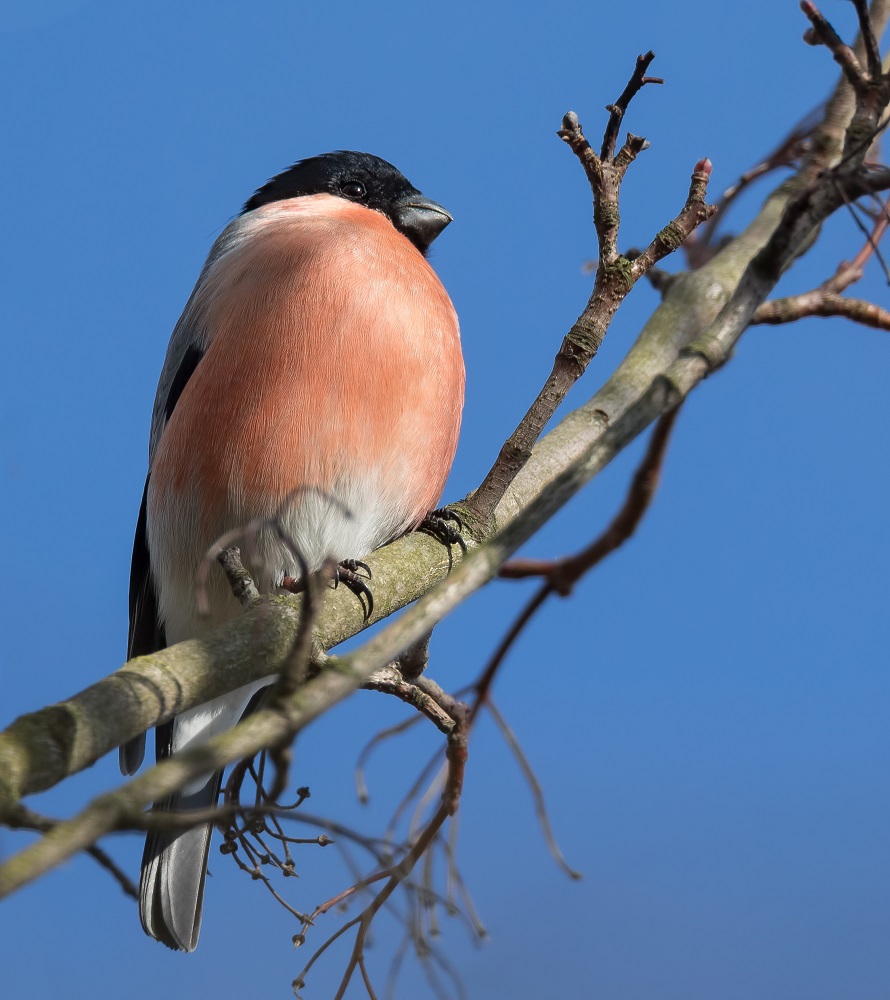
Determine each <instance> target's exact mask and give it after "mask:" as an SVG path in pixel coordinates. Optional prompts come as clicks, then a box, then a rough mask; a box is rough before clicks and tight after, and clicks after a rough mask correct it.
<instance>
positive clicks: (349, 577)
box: [334, 559, 374, 621]
mask: <svg viewBox="0 0 890 1000" xmlns="http://www.w3.org/2000/svg"><path fill="white" fill-rule="evenodd" d="M359 568H361V569H364V570H365V571H366V572H367V574H368V576H367V579H369V580H370V579H371V569H370V567H369V566H368V565H367V564H366V563H363V562H359V561H358V560H357V559H344V560H343V562H341V563H340V565H339V566H338V567H337V569H336V571H335V573H334V587H335V588H336V586H337V585H338V584H339V583H341V582H342V583H343V584H345V586H347V587H348V588H349V589H350V590H351V591H352V592H353V594H355V596H356V597H357V598H358V599H359V600H360V601H366V602H367V607H366V608H365V621H367V620H368V619H369V618H370V617H371V615H372V614H373V612H374V595H373V594H372V593H371V588H370V587H369V586H368V585H367V583H365V577H363V576H362V575H361V574H360V573H358V572H357V570H358V569H359Z"/></svg>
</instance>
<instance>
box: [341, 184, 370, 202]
mask: <svg viewBox="0 0 890 1000" xmlns="http://www.w3.org/2000/svg"><path fill="white" fill-rule="evenodd" d="M340 190H341V191H342V192H343V194H345V195H346V197H347V198H355V199H356V200H359V199H360V198H364V196H365V185H364V184H362V183H361V182H360V181H350V182H349V183H348V184H344V185H343V187H342V188H340Z"/></svg>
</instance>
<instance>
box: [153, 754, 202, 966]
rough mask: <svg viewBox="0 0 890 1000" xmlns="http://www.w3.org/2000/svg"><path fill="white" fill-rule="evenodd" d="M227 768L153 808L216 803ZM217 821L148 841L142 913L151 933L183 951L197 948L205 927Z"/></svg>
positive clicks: (155, 833) (177, 809) (170, 809)
mask: <svg viewBox="0 0 890 1000" xmlns="http://www.w3.org/2000/svg"><path fill="white" fill-rule="evenodd" d="M221 780H222V772H221V771H219V772H217V773H216V774H213V775H211V776H210V778H209V779H208V780H207V782H206V783H205V784H204V785H202V786H201V787H200V788H198V789H197V790H194V791H190V792H188V793H185V794H183V793H179V794H176V795H171V796H168V797H167V798H166V799H164V800H163V801H162V802H159V803H156V804H155V805H154V807H153V809H152V812H155V813H157V812H183V811H187V810H194V809H208V808H209V807H211V806H213V805H214V804H215V803H216V799H217V796H218V795H219V785H220V781H221ZM212 832H213V824H212V823H201V824H200V825H199V826H194V827H191V828H190V829H188V830H181V831H176V832H172V833H171V832H158V831H152V832H150V833H149V834H148V836H147V837H146V839H145V851H144V853H143V855H142V874H141V877H140V880H139V916H140V919H141V920H142V926H143V928H144V929H145V932H146V934H150V935H151V936H152V937H153V938H157V940H158V941H160V942H162V943H163V944H165V945H167V947H168V948H173V949H175V950H177V951H194V950H195V948H196V947H197V945H198V934H199V933H200V931H201V911H202V907H203V902H204V882H205V879H206V878H207V855H208V853H209V851H210V836H211V834H212Z"/></svg>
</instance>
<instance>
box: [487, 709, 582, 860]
mask: <svg viewBox="0 0 890 1000" xmlns="http://www.w3.org/2000/svg"><path fill="white" fill-rule="evenodd" d="M485 704H486V708H487V709H488V713H489V715H490V716H491V717H492V719H493V720H494V724H495V725H496V726H497V728H498V730H499V731H500V734H501V736H502V737H503V739H504V742H505V743H506V744H507V746H508V747H509V749H510V752H511V753H512V754H513V756H514V757H515V758H516V763H517V764H518V765H519V769H520V770H521V771H522V775H523V777H524V778H525V783H526V784H527V785H528V787H529V790H530V791H531V793H532V799H533V800H534V803H535V816H537V819H538V825H539V826H540V827H541V832H542V833H543V834H544V840H545V841H546V843H547V850H549V851H550V856H551V857H552V858H553V860H554V861H555V862H556V863H557V864H558V865H559V867H560V868H562V870H563V871H564V872H565V873H566V875H568V876H569V878H571V879H575V880H578V879H580V878H582V877H583V876H582V875H581V872H579V871H577V870H576V869H574V868H572V867H571V865H569V863H568V861H566V859H565V855H564V854H563V853H562V851H561V850H560V847H559V844H558V843H557V842H556V836H555V834H554V833H553V827H552V825H551V823H550V816H549V815H548V813H547V805H546V803H545V802H544V789H543V788H541V783H540V781H538V778H537V775H536V774H535V772H534V769H533V768H532V766H531V763H530V762H529V759H528V757H526V755H525V752H524V751H523V749H522V746H521V745H520V743H519V740H518V739H517V738H516V734H515V733H514V732H513V730H512V729H511V727H510V724H509V723H508V722H507V720H506V719H505V718H504V717H503V715H501V712H500V710H499V709H498V708H497V706H496V705H495V703H494V702H493V701H492V699H491V697H490V696H489V697H488V698H487V699H486V703H485Z"/></svg>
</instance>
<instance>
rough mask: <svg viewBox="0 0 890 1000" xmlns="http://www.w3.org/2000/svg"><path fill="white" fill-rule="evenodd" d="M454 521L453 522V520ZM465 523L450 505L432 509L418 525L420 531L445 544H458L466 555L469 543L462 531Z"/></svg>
mask: <svg viewBox="0 0 890 1000" xmlns="http://www.w3.org/2000/svg"><path fill="white" fill-rule="evenodd" d="M452 521H453V522H454V524H452V523H451V522H452ZM463 527H464V523H463V521H462V520H461V518H460V515H458V514H457V513H455V511H453V510H449V508H448V507H440V508H439V509H438V510H431V511H430V512H429V514H427V516H426V517H425V518H424V519H423V520H422V521H421V522H420V524H419V525H418V531H424V532H426V534H428V535H432V536H433V538H435V539H437V540H438V541H440V542H441V543H442V544H443V545H447V546H449V548H450V547H451V546H452V545H457V546H459V547H460V550H461V552H463V554H464V555H466V554H467V543H466V542H465V541H464V537H463V535H462V534H461V531H462V529H463Z"/></svg>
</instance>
